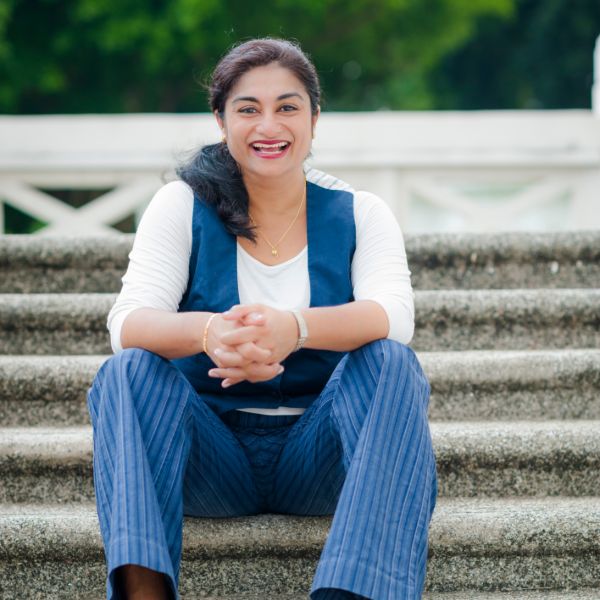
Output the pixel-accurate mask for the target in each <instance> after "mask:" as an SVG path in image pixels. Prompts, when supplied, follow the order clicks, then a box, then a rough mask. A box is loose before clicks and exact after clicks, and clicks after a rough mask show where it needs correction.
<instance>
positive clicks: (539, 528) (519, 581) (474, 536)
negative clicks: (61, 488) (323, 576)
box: [0, 497, 600, 600]
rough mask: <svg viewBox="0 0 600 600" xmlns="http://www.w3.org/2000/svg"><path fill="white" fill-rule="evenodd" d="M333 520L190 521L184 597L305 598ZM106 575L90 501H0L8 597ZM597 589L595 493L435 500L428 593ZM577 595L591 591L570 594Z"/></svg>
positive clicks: (52, 592)
mask: <svg viewBox="0 0 600 600" xmlns="http://www.w3.org/2000/svg"><path fill="white" fill-rule="evenodd" d="M329 525H330V517H299V516H289V515H274V514H265V515H256V516H251V517H236V518H231V519H193V518H186V521H185V524H184V534H183V538H184V541H183V544H184V545H183V561H182V568H181V581H180V590H181V592H182V594H183V595H184V597H189V598H198V597H204V596H216V597H217V598H218V597H230V596H233V597H235V598H240V596H241V595H242V594H247V595H248V594H255V595H263V597H268V598H278V597H280V595H282V596H283V597H285V595H286V594H287V595H291V594H306V593H308V591H309V589H310V584H311V581H312V577H313V574H314V570H315V567H316V563H317V561H318V558H319V555H320V552H321V549H322V547H323V543H324V541H325V538H326V536H327V532H328V528H329ZM65 564H68V573H69V576H68V578H65ZM104 578H105V566H104V555H103V551H102V545H101V540H100V534H99V528H98V523H97V516H96V512H95V508H94V507H93V506H91V505H67V506H49V505H41V506H31V505H5V506H2V507H0V580H1V581H2V582H3V585H4V587H5V589H10V590H11V591H14V596H13V597H18V598H31V597H36V598H38V597H42V596H40V595H34V594H40V592H41V591H42V590H43V592H44V593H45V594H46V595H45V596H43V597H64V596H61V594H65V593H69V592H70V593H71V596H67V597H73V598H75V597H77V598H81V597H93V595H96V597H97V598H101V597H102V595H103V593H104ZM599 585H600V498H597V497H581V498H561V497H558V498H510V499H506V498H502V499H485V500H481V499H465V498H440V499H439V500H438V503H437V505H436V509H435V512H434V515H433V518H432V522H431V527H430V530H429V559H428V570H427V580H426V589H427V590H428V591H429V592H435V593H437V594H439V593H440V592H459V591H463V592H464V593H463V596H462V597H463V598H465V597H467V598H468V597H471V598H488V596H486V595H485V594H484V592H487V591H490V592H492V591H495V590H503V591H505V592H512V594H513V596H512V597H518V598H529V597H531V598H536V596H535V595H533V596H527V595H526V594H529V593H531V591H532V590H571V591H572V592H573V594H575V593H576V592H575V591H576V590H581V593H582V594H584V593H588V591H587V590H590V589H596V588H598V586H599ZM475 589H477V591H475ZM469 590H472V592H471V594H472V595H470V596H469V595H466V592H465V591H469ZM521 590H522V591H523V595H521ZM501 597H502V596H500V595H498V594H493V595H491V598H494V599H497V598H501ZM503 597H504V598H510V597H511V596H509V595H506V596H503ZM537 597H538V598H539V597H540V596H539V595H538V596H537ZM550 597H555V598H561V596H560V595H557V594H555V595H554V596H550ZM562 597H563V598H569V595H566V596H562ZM578 597H584V598H585V597H587V596H577V595H572V596H571V598H578ZM432 598H436V596H434V595H432ZM442 598H443V596H442ZM449 598H452V596H449ZM454 598H456V600H458V598H461V596H460V595H455V596H454ZM490 600H491V599H490Z"/></svg>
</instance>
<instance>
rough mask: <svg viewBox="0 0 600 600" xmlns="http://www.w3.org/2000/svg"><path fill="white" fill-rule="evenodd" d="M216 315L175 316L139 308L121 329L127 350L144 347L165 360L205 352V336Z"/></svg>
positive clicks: (166, 312) (151, 309) (202, 313)
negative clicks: (207, 327) (203, 348)
mask: <svg viewBox="0 0 600 600" xmlns="http://www.w3.org/2000/svg"><path fill="white" fill-rule="evenodd" d="M211 315H212V313H209V312H182V313H173V312H168V311H164V310H157V309H155V308H138V309H136V310H134V311H132V312H131V313H129V314H128V315H127V317H126V318H125V321H123V326H122V328H121V345H122V346H123V348H144V349H145V350H150V351H151V352H154V353H156V354H159V355H160V356H164V357H165V358H169V359H171V358H181V357H183V356H190V355H192V354H197V353H198V352H202V337H203V334H204V328H205V326H206V322H207V321H208V319H209V317H210V316H211Z"/></svg>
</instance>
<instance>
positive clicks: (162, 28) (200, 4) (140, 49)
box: [0, 0, 515, 113]
mask: <svg viewBox="0 0 600 600" xmlns="http://www.w3.org/2000/svg"><path fill="white" fill-rule="evenodd" d="M514 1H515V0H320V1H319V0H264V1H263V2H261V3H250V2H247V1H242V0H169V1H167V0H69V1H67V2H65V1H64V0H27V1H25V0H2V2H0V81H2V82H3V84H2V85H1V86H0V112H4V113H82V112H100V113H104V112H129V111H134V112H156V111H158V112H160V111H167V112H178V111H183V112H187V111H191V112H195V111H200V110H206V100H205V97H204V92H203V90H202V87H201V86H200V85H198V81H199V80H200V81H202V80H205V79H206V78H207V76H208V74H209V73H210V70H211V68H212V67H213V66H214V64H215V62H216V61H217V60H218V58H219V57H220V56H221V55H222V54H223V53H224V52H225V51H226V49H227V48H228V47H229V46H230V45H231V44H232V43H234V42H236V41H239V40H244V39H248V38H251V37H256V36H264V35H272V36H276V37H286V38H293V39H297V40H299V41H300V42H301V44H302V46H303V48H304V49H305V50H307V51H308V52H309V53H310V54H311V55H312V57H313V59H314V61H315V63H316V65H317V68H318V70H319V72H320V75H321V77H322V82H323V87H324V91H325V98H326V103H325V108H328V109H330V110H366V109H371V110H372V109H380V108H393V109H401V108H410V109H425V108H430V107H432V106H434V105H435V98H434V96H433V95H432V91H431V85H430V81H429V74H430V72H431V71H432V70H433V69H434V68H435V67H436V65H437V64H438V63H439V62H440V60H441V59H442V57H443V56H444V55H445V54H447V53H448V52H449V51H451V50H453V49H455V48H456V47H458V46H460V45H461V44H463V43H464V42H465V41H466V40H467V39H469V37H470V36H471V34H472V32H473V31H474V28H475V26H476V24H477V23H478V20H479V19H480V18H481V17H482V16H485V15H493V16H495V17H501V18H507V17H508V16H510V14H511V11H512V7H513V4H514Z"/></svg>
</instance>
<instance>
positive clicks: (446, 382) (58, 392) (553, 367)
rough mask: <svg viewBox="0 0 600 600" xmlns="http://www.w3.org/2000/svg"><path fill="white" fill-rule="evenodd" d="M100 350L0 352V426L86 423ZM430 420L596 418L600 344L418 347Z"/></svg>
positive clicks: (599, 401)
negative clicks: (504, 348)
mask: <svg viewBox="0 0 600 600" xmlns="http://www.w3.org/2000/svg"><path fill="white" fill-rule="evenodd" d="M106 359H107V356H105V355H100V356H98V355H89V356H86V355H83V356H21V355H19V356H10V355H9V356H0V426H6V427H12V426H19V425H59V426H65V425H82V424H89V414H88V410H87V404H86V392H87V389H88V387H89V386H90V384H91V382H92V380H93V378H94V375H95V373H96V372H97V370H98V368H99V367H100V365H101V364H102V362H104V360H106ZM419 359H420V361H421V364H422V365H423V368H424V370H425V372H426V373H427V376H428V378H429V381H430V383H431V389H432V393H431V399H430V405H429V418H430V419H431V420H434V421H443V420H450V421H457V420H458V421H478V420H512V421H516V420H539V419H600V393H598V392H599V390H600V350H593V349H586V350H539V351H474V352H467V351H464V352H420V353H419Z"/></svg>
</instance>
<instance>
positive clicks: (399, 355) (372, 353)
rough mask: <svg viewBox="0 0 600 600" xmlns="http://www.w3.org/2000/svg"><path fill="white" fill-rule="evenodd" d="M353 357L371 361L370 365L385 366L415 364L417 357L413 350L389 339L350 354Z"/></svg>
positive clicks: (372, 343) (366, 345)
mask: <svg viewBox="0 0 600 600" xmlns="http://www.w3.org/2000/svg"><path fill="white" fill-rule="evenodd" d="M350 354H351V355H352V356H357V357H359V358H363V359H366V360H368V361H369V363H370V364H377V365H379V366H383V365H384V364H385V363H386V362H388V363H389V362H393V363H395V362H398V361H402V362H406V363H408V362H414V361H416V355H415V353H414V351H413V349H412V348H410V347H409V346H406V345H405V344H401V343H400V342H397V341H396V340H390V339H387V338H384V339H379V340H374V341H372V342H369V343H367V344H364V345H363V346H360V347H359V348H356V349H355V350H352V352H351V353H350Z"/></svg>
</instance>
